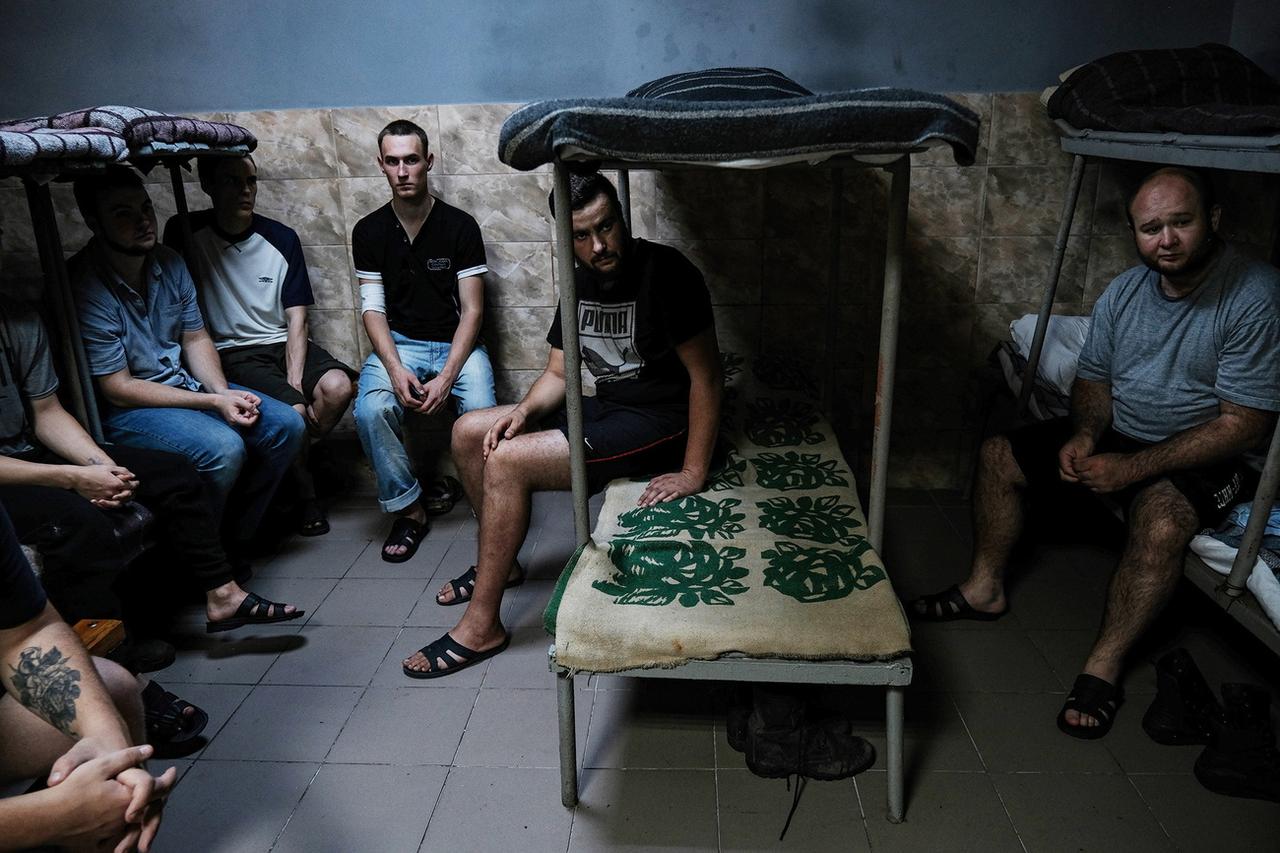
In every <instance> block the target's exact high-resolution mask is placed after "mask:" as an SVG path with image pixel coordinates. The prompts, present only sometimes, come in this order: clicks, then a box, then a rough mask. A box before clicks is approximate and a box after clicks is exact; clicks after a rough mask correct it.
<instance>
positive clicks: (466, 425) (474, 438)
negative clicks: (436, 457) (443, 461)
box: [450, 409, 499, 451]
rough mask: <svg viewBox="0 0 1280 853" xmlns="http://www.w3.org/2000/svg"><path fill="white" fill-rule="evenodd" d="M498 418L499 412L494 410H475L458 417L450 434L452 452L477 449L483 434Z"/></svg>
mask: <svg viewBox="0 0 1280 853" xmlns="http://www.w3.org/2000/svg"><path fill="white" fill-rule="evenodd" d="M498 417H499V412H498V411H497V410H495V409H477V410H476V411H473V412H466V413H464V414H462V415H459V416H458V419H457V420H456V421H454V422H453V431H452V433H451V434H450V443H451V444H452V445H453V448H454V450H455V451H457V450H472V449H475V448H477V447H479V445H480V442H481V441H482V440H483V439H484V436H485V433H487V432H488V431H489V427H491V426H493V422H494V421H496V420H497V419H498Z"/></svg>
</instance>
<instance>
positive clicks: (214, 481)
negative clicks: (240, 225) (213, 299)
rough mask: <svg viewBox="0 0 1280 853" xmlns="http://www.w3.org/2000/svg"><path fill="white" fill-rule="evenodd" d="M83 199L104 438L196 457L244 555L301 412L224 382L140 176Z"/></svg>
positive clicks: (296, 445)
mask: <svg viewBox="0 0 1280 853" xmlns="http://www.w3.org/2000/svg"><path fill="white" fill-rule="evenodd" d="M75 193H76V202H77V204H78V205H79V207H80V213H81V215H82V216H83V217H84V220H85V223H86V224H87V225H88V226H89V228H90V230H91V231H93V235H94V236H93V239H92V240H90V241H89V243H88V245H86V246H85V248H84V249H82V250H81V251H80V252H79V253H78V254H77V255H76V256H75V257H74V258H72V259H71V262H70V268H71V275H72V280H73V281H74V282H76V283H77V288H76V294H75V295H76V302H77V304H78V308H79V314H80V327H81V332H82V334H83V337H84V343H85V350H86V353H87V355H88V359H89V369H90V371H91V372H92V373H93V375H94V377H95V378H96V380H97V384H98V388H99V389H100V391H101V393H102V397H103V398H104V405H103V418H102V425H103V430H104V432H105V433H106V437H107V439H108V440H109V441H112V442H115V443H118V444H123V445H128V446H132V447H141V448H149V449H152V450H166V451H169V452H173V453H180V454H182V455H184V456H186V457H187V458H188V459H190V460H191V461H192V462H193V463H194V464H195V466H196V470H198V471H199V472H200V475H201V477H202V478H203V479H204V481H205V484H206V486H207V487H208V493H209V497H210V501H211V503H212V505H213V509H214V515H215V518H216V519H218V521H219V522H220V525H221V529H222V531H223V536H224V540H225V541H226V542H227V546H228V548H231V549H234V550H235V552H237V553H235V554H234V555H233V556H236V557H239V556H242V553H243V552H244V551H246V550H247V549H248V543H249V542H250V540H251V539H252V538H253V536H254V535H255V533H256V532H257V528H258V523H259V522H260V521H261V520H262V516H263V513H264V512H265V511H266V508H267V505H268V503H269V502H270V500H271V498H272V496H273V495H274V494H275V491H276V487H277V486H278V485H279V483H280V479H281V478H282V477H283V476H284V473H285V471H286V470H287V469H288V467H289V465H290V464H292V462H293V459H294V457H295V456H296V455H297V454H298V451H299V449H300V448H301V446H302V442H303V440H304V438H305V436H306V427H305V426H304V424H303V421H302V417H301V416H300V415H299V414H298V413H297V412H295V411H294V410H293V409H292V408H291V407H289V406H287V405H285V404H284V403H281V402H279V401H278V400H274V399H272V398H270V397H268V396H266V395H262V394H258V393H256V392H254V391H251V390H249V389H248V388H245V387H243V386H239V385H233V384H229V383H228V382H227V380H226V377H225V376H224V375H223V373H222V367H221V365H220V363H219V361H218V353H217V351H216V350H215V349H214V347H213V342H212V341H211V340H210V338H209V333H208V331H207V330H206V329H205V326H204V319H203V318H202V317H201V314H200V308H199V305H198V304H197V301H196V291H195V285H194V284H193V283H192V281H191V276H190V274H189V273H188V272H187V268H186V265H185V264H184V263H183V262H182V259H181V258H180V257H178V255H177V253H176V252H174V251H173V250H172V249H168V248H166V247H164V246H157V245H156V217H155V210H154V209H153V208H152V206H151V199H150V197H149V196H148V194H147V190H146V187H145V186H143V184H142V181H141V179H140V178H139V177H138V175H137V174H136V173H135V172H133V171H132V170H131V169H126V168H119V167H116V168H112V169H109V170H107V171H106V173H104V174H101V175H93V176H89V177H84V178H80V179H78V180H77V181H76V184H75ZM233 490H234V491H235V494H236V500H235V501H230V502H229V501H228V498H230V496H231V494H232V492H233Z"/></svg>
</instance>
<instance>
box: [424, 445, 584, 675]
mask: <svg viewBox="0 0 1280 853" xmlns="http://www.w3.org/2000/svg"><path fill="white" fill-rule="evenodd" d="M567 488H569V442H568V441H566V440H565V437H564V433H562V432H560V431H559V430H546V431H543V432H535V433H531V434H529V435H522V436H518V437H516V438H513V439H509V440H507V441H503V442H502V443H501V444H499V445H498V447H497V449H495V450H494V451H493V452H492V453H490V454H489V459H488V461H487V462H486V463H485V465H484V506H483V509H482V511H481V515H480V542H479V556H478V559H477V562H476V587H475V591H474V592H473V593H472V595H471V600H470V601H469V602H468V603H467V610H466V612H465V613H464V614H463V615H462V619H461V620H459V622H458V624H457V625H456V626H454V628H453V630H451V631H450V632H449V634H450V635H451V636H452V637H453V639H454V640H456V641H457V642H459V643H461V644H462V645H463V646H466V647H467V648H469V649H472V650H474V651H478V652H480V651H486V650H488V649H492V648H494V647H495V646H498V645H500V644H501V643H502V641H503V640H504V639H505V637H506V634H505V632H504V630H503V628H502V624H501V622H500V621H499V618H498V611H499V608H500V607H501V606H502V593H503V590H504V588H505V586H506V582H507V577H508V575H509V573H510V571H511V568H512V566H513V564H514V563H515V559H516V554H517V553H519V551H520V545H521V544H522V543H523V542H524V537H525V534H526V533H527V532H528V530H529V511H530V504H531V498H532V495H533V493H534V492H535V491H546V490H550V489H567ZM404 663H405V666H407V667H409V668H410V669H416V670H419V671H422V670H426V669H429V668H430V663H429V662H428V661H427V659H426V658H424V657H423V656H422V654H421V653H414V655H413V656H412V657H410V658H409V659H407V660H406V661H405V662H404ZM444 665H445V666H447V665H448V661H445V663H444ZM435 667H436V668H437V669H439V668H441V663H440V662H439V661H436V662H435Z"/></svg>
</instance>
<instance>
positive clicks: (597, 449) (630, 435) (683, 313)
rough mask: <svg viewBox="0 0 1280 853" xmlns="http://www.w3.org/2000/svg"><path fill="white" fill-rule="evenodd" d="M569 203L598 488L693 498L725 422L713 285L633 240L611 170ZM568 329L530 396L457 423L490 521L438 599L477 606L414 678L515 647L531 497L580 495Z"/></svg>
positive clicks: (472, 487)
mask: <svg viewBox="0 0 1280 853" xmlns="http://www.w3.org/2000/svg"><path fill="white" fill-rule="evenodd" d="M570 201H571V204H572V207H573V251H574V256H575V257H576V259H577V265H576V270H575V280H576V284H577V288H578V296H579V299H580V302H579V304H578V316H577V324H578V332H579V338H580V339H579V348H580V350H581V353H582V360H583V363H584V364H586V365H587V367H588V369H589V370H590V371H591V373H592V376H594V377H595V382H596V396H594V397H587V398H584V400H583V418H582V420H583V433H584V434H583V441H584V444H585V445H586V454H587V479H588V483H589V485H590V487H591V488H592V490H593V491H598V490H599V489H601V488H603V486H604V485H605V483H607V482H609V481H610V480H612V479H615V478H617V477H638V476H647V477H653V479H652V480H651V481H650V482H649V485H648V487H646V489H645V490H644V492H643V493H642V494H641V497H640V501H639V503H640V505H641V506H652V505H654V504H656V503H658V502H660V501H668V500H673V499H676V498H681V497H684V496H686V495H691V494H693V493H695V492H697V491H699V490H701V489H702V487H703V485H704V483H705V482H706V478H707V471H708V469H709V468H710V465H711V453H712V450H713V448H714V446H715V439H716V430H717V427H718V425H719V421H720V398H721V392H722V381H721V375H720V353H719V349H718V348H717V346H716V332H715V322H714V319H713V317H712V313H711V297H710V294H709V293H708V292H707V286H706V284H705V283H704V282H703V280H702V274H701V273H699V272H698V270H697V268H696V267H694V266H693V264H691V263H689V261H688V260H686V259H685V258H684V256H683V255H681V254H680V253H679V252H677V251H676V250H675V249H672V248H670V247H668V246H660V245H657V244H655V243H649V242H646V241H644V240H636V239H633V238H632V237H631V235H630V233H628V230H627V226H626V223H625V222H624V221H623V219H622V216H621V212H620V208H619V205H618V195H617V191H616V190H615V189H614V187H613V185H612V184H611V183H609V181H608V180H606V179H605V178H604V177H603V176H601V175H599V174H592V175H586V176H577V175H575V176H572V179H571V181H570ZM560 324H561V318H560V315H559V313H557V314H556V317H555V320H554V322H553V323H552V325H551V331H550V333H549V334H548V335H547V342H548V343H550V344H551V355H550V357H549V358H548V360H547V367H546V370H544V371H543V372H542V375H541V376H540V377H538V380H537V381H536V382H534V384H533V387H532V388H530V389H529V392H528V393H527V394H526V395H525V397H524V399H523V400H521V401H520V402H519V403H518V404H517V405H514V406H498V407H495V408H491V409H484V410H480V411H474V412H468V413H467V414H466V415H463V416H462V417H461V418H460V419H459V420H458V422H457V424H455V425H454V428H453V458H454V462H455V463H456V464H457V466H458V471H459V473H460V474H461V476H462V481H463V487H464V488H465V489H466V492H467V497H468V498H469V499H470V500H471V506H472V507H473V508H474V509H475V510H476V513H477V515H478V516H479V519H480V532H479V545H478V555H479V556H478V560H477V564H476V565H475V566H473V567H472V568H471V569H470V570H468V571H467V572H465V573H464V574H463V575H462V576H461V577H458V578H455V579H453V580H451V581H449V583H447V584H446V585H445V586H444V587H443V588H442V589H441V590H440V592H439V594H438V595H437V598H436V600H437V601H438V602H439V603H440V604H444V605H449V604H462V603H467V605H468V606H467V611H466V613H465V614H463V616H462V619H461V620H459V622H458V624H457V625H455V626H454V628H453V629H452V630H451V631H449V633H447V634H445V635H444V636H442V637H440V638H439V639H438V640H436V641H435V642H433V643H431V644H430V645H428V646H426V647H425V648H423V649H422V650H421V651H419V652H417V653H415V654H414V655H413V656H412V657H410V658H409V659H407V660H406V661H405V662H404V671H405V674H406V675H408V676H410V677H413V678H435V677H438V676H442V675H448V674H450V673H452V672H455V671H457V670H460V669H464V668H465V667H467V666H470V665H471V664H475V663H479V662H480V661H482V660H485V659H487V658H489V657H492V656H493V655H495V654H497V653H498V652H500V651H502V650H503V649H504V648H506V646H507V644H508V642H509V641H510V638H509V636H508V634H507V632H506V629H505V628H503V627H502V624H501V623H500V622H499V621H498V609H499V607H500V605H501V603H502V592H503V589H504V588H506V587H509V586H514V585H516V584H518V583H521V582H522V581H523V580H524V576H523V573H522V570H521V569H520V567H519V566H517V565H516V562H515V558H516V553H517V552H518V551H519V549H520V545H521V543H522V542H523V541H524V536H525V533H526V532H527V530H528V527H529V506H530V497H531V495H532V493H533V492H535V491H544V490H551V489H568V488H569V487H570V483H569V441H568V425H567V419H566V416H565V411H564V399H565V378H564V351H563V339H562V336H561V327H560ZM535 424H536V425H538V426H535ZM654 475H657V476H654Z"/></svg>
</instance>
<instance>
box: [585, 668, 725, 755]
mask: <svg viewBox="0 0 1280 853" xmlns="http://www.w3.org/2000/svg"><path fill="white" fill-rule="evenodd" d="M652 686H653V682H652V681H648V680H644V681H640V682H639V685H638V686H637V688H636V689H634V690H609V691H603V692H599V693H597V694H596V700H595V709H594V710H593V711H592V713H591V735H590V737H588V738H587V749H586V755H585V757H584V759H583V760H584V764H585V765H586V766H587V767H616V768H647V769H671V768H690V769H694V768H702V769H707V768H713V767H715V760H716V757H715V726H716V723H717V722H718V721H719V720H721V719H722V718H721V717H720V715H719V714H715V713H713V712H712V711H711V710H710V709H709V708H708V707H707V704H706V702H705V700H704V698H703V694H701V693H700V692H697V691H691V692H681V691H677V692H672V691H659V690H652V689H649V688H651V687H652Z"/></svg>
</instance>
